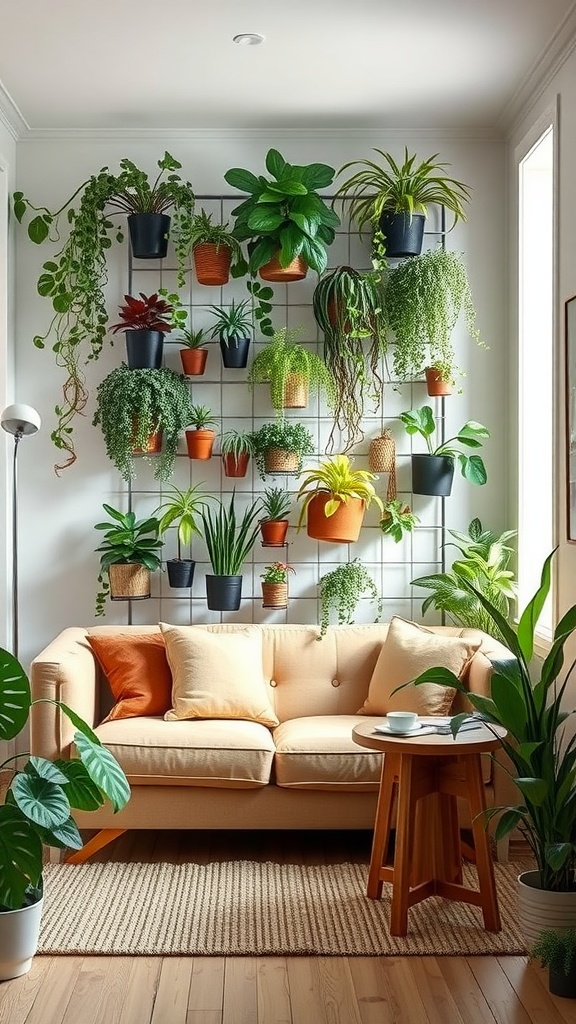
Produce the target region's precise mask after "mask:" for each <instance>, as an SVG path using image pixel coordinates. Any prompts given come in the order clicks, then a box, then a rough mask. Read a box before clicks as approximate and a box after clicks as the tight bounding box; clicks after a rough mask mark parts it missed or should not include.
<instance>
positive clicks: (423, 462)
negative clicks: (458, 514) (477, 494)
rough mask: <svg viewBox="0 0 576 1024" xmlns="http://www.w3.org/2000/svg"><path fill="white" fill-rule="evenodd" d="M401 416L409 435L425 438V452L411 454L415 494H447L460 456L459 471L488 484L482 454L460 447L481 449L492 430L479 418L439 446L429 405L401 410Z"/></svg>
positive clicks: (478, 481) (472, 481) (467, 478)
mask: <svg viewBox="0 0 576 1024" xmlns="http://www.w3.org/2000/svg"><path fill="white" fill-rule="evenodd" d="M400 419H401V420H402V423H403V424H404V426H405V428H406V432H407V433H408V434H410V435H413V434H420V436H421V437H423V438H424V440H425V441H426V446H427V448H428V452H427V454H425V455H412V491H413V492H414V494H436V495H441V496H445V497H446V496H448V495H449V494H450V492H451V490H452V481H453V479H454V462H455V460H456V459H458V463H459V465H460V472H461V473H462V476H463V477H464V479H465V480H468V482H469V483H471V484H478V485H482V484H485V483H486V480H487V474H486V467H485V465H484V461H483V459H482V456H481V455H468V454H467V453H466V452H463V451H460V450H459V447H458V446H462V445H464V446H465V447H466V448H481V447H482V442H483V440H484V438H485V437H490V431H489V430H487V428H486V427H485V426H483V424H482V423H477V422H476V420H468V421H467V422H466V423H465V424H464V426H463V427H460V430H459V431H458V433H457V434H456V435H455V436H454V437H450V438H448V440H447V441H443V442H442V443H441V444H439V445H438V446H437V447H436V448H434V447H433V445H432V440H431V439H432V434H433V433H434V431H435V430H436V421H435V419H434V413H433V412H432V409H431V408H430V406H429V405H424V406H422V408H421V409H412V410H411V411H409V412H402V413H400Z"/></svg>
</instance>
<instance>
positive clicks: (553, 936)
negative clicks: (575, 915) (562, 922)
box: [530, 928, 576, 999]
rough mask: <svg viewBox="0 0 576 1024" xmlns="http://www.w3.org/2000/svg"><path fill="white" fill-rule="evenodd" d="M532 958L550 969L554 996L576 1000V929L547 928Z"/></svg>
mask: <svg viewBox="0 0 576 1024" xmlns="http://www.w3.org/2000/svg"><path fill="white" fill-rule="evenodd" d="M530 956H531V958H532V959H533V960H539V961H540V963H541V965H542V967H547V968H548V988H549V989H550V992H551V993H552V994H553V995H555V996H564V998H566V999H576V928H545V929H544V931H542V932H540V935H539V936H538V938H537V940H536V942H535V943H534V945H533V947H532V949H531V951H530Z"/></svg>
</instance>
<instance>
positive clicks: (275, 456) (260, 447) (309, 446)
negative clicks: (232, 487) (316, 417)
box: [253, 420, 314, 480]
mask: <svg viewBox="0 0 576 1024" xmlns="http://www.w3.org/2000/svg"><path fill="white" fill-rule="evenodd" d="M253 441H254V461H255V462H256V466H257V467H258V472H259V473H260V476H261V478H262V480H264V478H265V476H266V474H267V473H269V474H270V475H271V476H276V475H278V474H280V473H291V474H292V475H295V474H297V473H299V472H300V470H301V469H302V461H303V459H304V457H305V456H306V455H312V454H313V452H314V442H313V440H312V434H311V433H310V431H309V430H308V428H307V427H305V426H304V424H303V423H287V422H286V420H277V421H276V422H275V423H263V424H262V426H261V427H259V429H258V430H256V431H255V432H254V435H253Z"/></svg>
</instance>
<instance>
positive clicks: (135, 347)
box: [124, 331, 164, 370]
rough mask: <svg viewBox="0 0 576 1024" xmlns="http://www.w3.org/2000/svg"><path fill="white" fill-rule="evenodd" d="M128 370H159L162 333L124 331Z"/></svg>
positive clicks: (162, 349) (162, 342) (162, 344)
mask: <svg viewBox="0 0 576 1024" xmlns="http://www.w3.org/2000/svg"><path fill="white" fill-rule="evenodd" d="M124 337H125V338H126V356H127V359H128V369H130V370H147V369H151V370H159V369H160V367H161V366H162V356H163V353H164V335H163V333H162V331H124Z"/></svg>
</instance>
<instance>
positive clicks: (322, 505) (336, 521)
mask: <svg viewBox="0 0 576 1024" xmlns="http://www.w3.org/2000/svg"><path fill="white" fill-rule="evenodd" d="M301 476H302V477H303V480H302V483H301V485H300V490H299V491H298V494H297V499H298V500H300V499H302V508H301V509H300V517H299V519H298V529H300V527H301V526H302V524H303V522H304V519H306V529H307V533H308V536H309V537H313V538H314V540H327V541H332V542H333V543H338V544H339V543H350V542H352V541H356V540H358V537H359V535H360V529H361V527H362V522H363V520H364V513H365V511H366V509H367V508H368V507H369V505H370V503H371V502H372V501H373V502H375V504H376V505H377V506H378V508H379V509H380V511H381V512H382V513H383V512H384V506H383V504H382V499H381V498H380V497H379V496H378V495H377V494H376V491H375V490H374V486H373V484H372V483H371V481H372V480H376V476H375V475H374V473H370V472H369V470H367V469H352V466H351V464H350V459H349V458H348V456H347V455H335V456H334V458H333V459H326V460H325V461H324V462H321V463H320V465H319V466H317V467H315V468H314V469H306V470H304V471H303V472H302V473H301Z"/></svg>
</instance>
